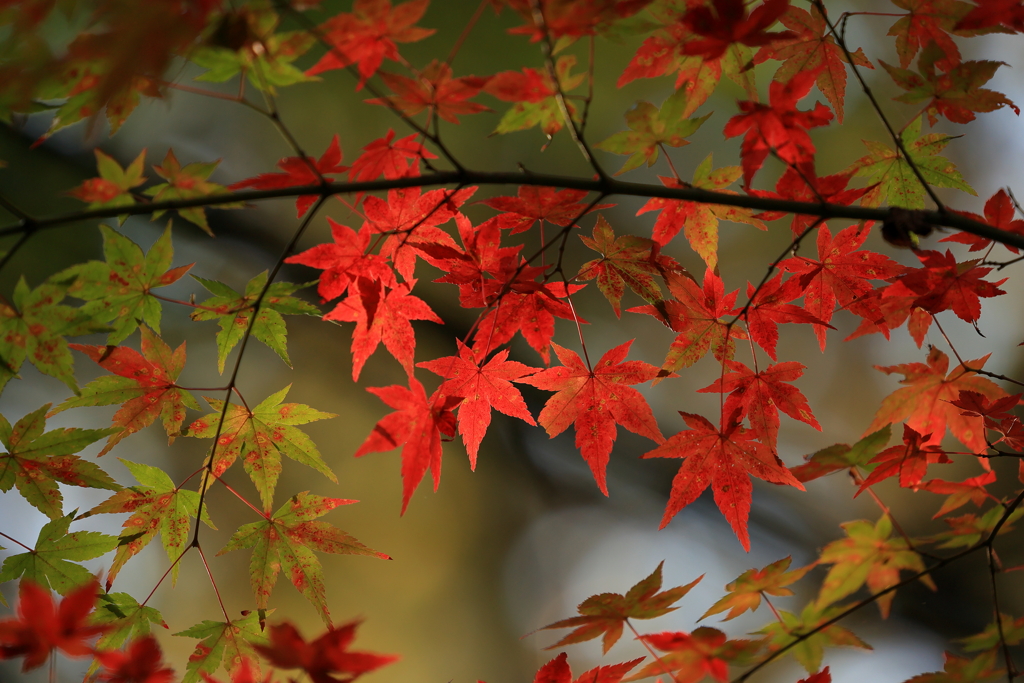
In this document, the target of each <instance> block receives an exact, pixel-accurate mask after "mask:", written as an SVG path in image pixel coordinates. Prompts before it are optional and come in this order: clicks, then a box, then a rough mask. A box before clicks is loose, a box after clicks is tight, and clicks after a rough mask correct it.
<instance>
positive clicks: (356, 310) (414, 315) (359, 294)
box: [324, 279, 443, 381]
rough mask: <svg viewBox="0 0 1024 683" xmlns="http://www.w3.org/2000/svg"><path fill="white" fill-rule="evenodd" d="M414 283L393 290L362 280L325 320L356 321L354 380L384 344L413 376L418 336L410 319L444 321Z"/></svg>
mask: <svg viewBox="0 0 1024 683" xmlns="http://www.w3.org/2000/svg"><path fill="white" fill-rule="evenodd" d="M415 284H416V281H415V280H412V281H411V282H402V283H399V284H397V285H395V286H394V287H392V288H388V287H385V286H384V284H383V283H381V282H370V281H369V280H363V279H359V280H358V281H357V287H356V290H357V291H354V292H350V293H349V295H348V297H346V298H345V299H344V300H343V301H341V302H340V303H339V304H338V305H337V306H336V307H335V308H334V310H333V311H331V312H330V313H328V314H327V315H325V316H324V320H344V321H346V322H354V323H355V324H356V329H355V331H354V332H353V333H352V380H353V381H358V380H359V373H360V372H362V370H363V364H364V363H366V359H367V358H369V357H370V356H371V355H372V354H373V352H374V351H376V350H377V345H378V344H380V343H381V342H384V348H386V349H387V350H388V352H389V353H390V354H391V355H392V356H394V357H395V360H397V361H398V362H399V363H401V364H402V367H403V368H405V372H406V374H408V375H409V376H410V377H412V373H413V369H412V361H413V358H414V357H415V354H416V334H415V332H413V329H412V324H411V323H410V322H409V321H410V320H430V321H432V322H435V323H442V322H443V321H442V320H441V319H440V318H439V317H437V314H436V313H434V312H433V311H432V310H430V306H428V305H427V303H426V302H425V301H423V299H420V298H419V297H415V296H413V295H412V294H410V292H411V291H412V288H413V285H415Z"/></svg>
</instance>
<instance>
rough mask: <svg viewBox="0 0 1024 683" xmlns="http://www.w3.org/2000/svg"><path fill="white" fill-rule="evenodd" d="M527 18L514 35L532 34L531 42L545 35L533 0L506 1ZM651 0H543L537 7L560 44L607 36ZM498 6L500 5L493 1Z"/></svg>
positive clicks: (550, 33) (547, 28)
mask: <svg viewBox="0 0 1024 683" xmlns="http://www.w3.org/2000/svg"><path fill="white" fill-rule="evenodd" d="M503 1H504V3H506V4H507V5H508V6H509V7H511V8H512V9H513V10H515V11H516V12H518V13H519V15H520V16H521V17H522V18H523V20H524V21H526V24H525V25H523V26H517V27H515V28H511V29H509V31H508V32H509V33H511V34H524V35H530V36H531V37H530V40H531V41H532V42H537V41H539V40H542V39H544V38H545V33H544V31H543V30H541V27H539V26H537V25H536V23H535V20H534V14H533V7H534V6H533V4H531V0H503ZM650 3H651V0H587V1H586V2H576V1H574V0H541V2H540V3H538V7H540V8H541V11H542V12H543V13H544V28H545V29H546V30H547V33H548V34H549V35H550V36H551V37H553V38H559V39H561V40H560V41H559V44H560V45H562V44H566V43H569V44H571V42H569V41H571V40H575V39H577V38H579V37H581V36H587V35H594V34H595V33H598V34H602V35H608V33H609V32H612V31H614V24H616V22H621V21H622V20H624V19H628V18H630V17H632V16H634V15H635V14H636V13H637V12H639V11H640V10H642V9H643V8H644V7H646V6H647V5H649V4H650ZM494 4H495V7H496V8H497V6H498V4H497V3H494Z"/></svg>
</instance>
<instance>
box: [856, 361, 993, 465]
mask: <svg viewBox="0 0 1024 683" xmlns="http://www.w3.org/2000/svg"><path fill="white" fill-rule="evenodd" d="M987 360H988V356H984V357H983V358H979V359H977V360H969V361H965V362H964V364H963V365H958V366H957V367H955V368H953V370H952V371H951V372H950V373H949V374H948V375H947V374H946V370H948V369H949V358H948V357H947V356H946V354H944V353H943V352H942V351H940V350H939V349H937V348H935V347H932V349H931V350H930V351H929V352H928V361H927V364H925V363H904V364H902V365H891V366H882V365H876V366H875V368H876V369H878V370H881V371H882V372H884V373H885V374H887V375H892V374H901V375H903V377H904V379H902V380H900V384H903V385H905V386H904V387H903V388H902V389H897V390H896V391H894V392H893V393H891V394H889V396H887V397H886V398H885V400H884V401H882V405H881V406H880V407H879V409H878V412H877V413H876V414H875V419H874V420H872V422H871V425H870V426H868V428H867V430H866V432H865V433H870V432H873V431H875V430H877V429H879V428H881V427H883V426H884V425H886V424H889V423H892V422H906V423H907V426H908V427H910V428H912V429H913V430H914V431H916V432H918V433H919V434H930V435H931V438H930V439H929V440H928V441H927V442H926V443H929V444H931V443H934V444H938V443H939V442H941V441H942V437H943V436H945V434H946V428H947V427H948V428H949V431H950V433H951V434H952V435H953V436H955V437H956V438H957V439H958V440H959V441H960V442H961V443H962V444H964V445H965V446H967V447H968V448H970V449H971V451H972V452H973V453H984V452H985V450H986V449H987V448H988V444H987V443H986V441H985V423H984V420H983V418H981V417H977V416H971V415H964V414H962V413H961V410H960V408H958V407H957V406H955V405H953V404H952V403H950V401H953V400H956V399H957V398H958V397H959V395H960V392H961V391H974V392H977V393H979V394H982V395H983V396H987V397H988V398H990V399H993V400H996V399H999V398H1002V397H1004V396H1006V395H1007V394H1006V392H1005V391H1003V390H1002V389H1001V388H1000V387H999V386H998V385H996V384H994V383H993V382H992V381H991V380H988V379H986V378H984V377H979V376H978V375H975V374H973V373H972V372H971V371H972V370H973V369H981V368H982V367H984V365H985V361H987Z"/></svg>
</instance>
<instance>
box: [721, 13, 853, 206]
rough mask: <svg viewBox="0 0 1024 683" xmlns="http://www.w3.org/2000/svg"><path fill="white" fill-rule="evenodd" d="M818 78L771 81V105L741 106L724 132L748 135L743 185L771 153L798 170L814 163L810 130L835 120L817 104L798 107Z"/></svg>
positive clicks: (800, 75) (745, 103) (747, 103)
mask: <svg viewBox="0 0 1024 683" xmlns="http://www.w3.org/2000/svg"><path fill="white" fill-rule="evenodd" d="M769 1H772V0H769ZM817 77H818V74H817V72H815V71H804V72H800V73H798V74H796V75H795V76H793V78H791V79H790V80H789V81H787V82H786V83H779V82H778V81H772V84H771V85H770V86H769V89H768V97H769V101H770V102H771V104H761V103H759V102H755V101H753V100H744V101H742V102H739V107H740V111H741V112H742V113H740V114H736V115H735V116H733V117H732V118H731V119H729V121H728V122H727V123H726V124H725V128H724V130H723V132H724V133H725V137H727V138H732V137H736V136H737V135H740V134H741V133H745V135H744V137H743V144H742V146H741V148H740V155H741V157H742V160H743V184H744V185H748V186H749V185H750V181H751V179H753V177H754V174H755V173H756V172H757V170H758V169H759V168H761V166H762V165H763V164H764V160H765V159H766V158H767V157H768V153H769V152H771V151H774V152H775V154H777V155H778V157H779V158H780V159H781V160H782V161H784V162H785V163H787V164H789V165H792V166H796V167H798V168H803V167H806V166H807V165H808V164H809V163H810V162H813V160H814V152H815V148H814V143H813V142H811V136H810V135H808V134H807V129H808V128H817V127H819V126H824V125H827V124H828V123H829V122H830V121H831V120H832V118H833V114H832V110H831V109H829V108H828V107H826V106H825V105H824V104H822V103H821V102H818V103H817V105H816V106H815V108H814V109H812V110H810V111H801V110H799V109H797V108H796V103H797V102H798V101H800V100H801V99H803V98H804V97H805V96H806V95H807V93H809V92H810V91H811V86H812V85H814V79H815V78H817Z"/></svg>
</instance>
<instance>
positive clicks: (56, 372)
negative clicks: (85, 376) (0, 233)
mask: <svg viewBox="0 0 1024 683" xmlns="http://www.w3.org/2000/svg"><path fill="white" fill-rule="evenodd" d="M67 288H68V283H57V282H53V281H48V282H44V283H43V284H41V285H39V286H38V287H36V288H35V289H29V287H28V284H27V283H26V282H25V278H24V276H23V277H21V278H19V279H18V282H17V284H15V285H14V292H13V293H12V295H11V299H10V301H9V302H8V301H0V389H2V388H3V387H4V386H5V385H6V384H7V382H8V381H9V380H10V379H11V378H12V377H15V376H16V375H17V374H18V371H19V370H21V364H22V363H24V362H25V359H26V358H27V359H28V360H29V361H30V362H31V363H32V365H34V366H36V369H37V370H39V371H40V372H42V373H44V374H46V375H50V376H51V377H56V378H57V379H59V380H60V381H61V382H64V384H66V385H67V386H68V388H69V389H71V390H72V391H73V392H75V393H76V394H77V393H78V384H76V383H75V373H74V368H73V366H74V359H73V358H72V357H71V351H70V349H69V348H68V343H67V340H66V339H65V337H74V336H78V335H82V334H90V333H92V332H107V331H108V330H109V329H110V328H109V327H107V326H106V325H102V324H99V323H97V322H96V321H95V320H93V318H92V316H91V315H90V314H89V312H88V311H84V310H82V309H80V308H72V307H71V306H65V305H64V304H62V303H60V302H61V301H62V300H63V299H64V297H65V296H66V295H67Z"/></svg>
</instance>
